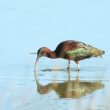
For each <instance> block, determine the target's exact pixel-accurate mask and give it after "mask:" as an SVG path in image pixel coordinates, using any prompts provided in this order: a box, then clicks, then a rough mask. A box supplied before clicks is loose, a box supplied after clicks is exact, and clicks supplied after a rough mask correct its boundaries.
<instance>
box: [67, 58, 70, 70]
mask: <svg viewBox="0 0 110 110" xmlns="http://www.w3.org/2000/svg"><path fill="white" fill-rule="evenodd" d="M67 70H70V60H68V67H67Z"/></svg>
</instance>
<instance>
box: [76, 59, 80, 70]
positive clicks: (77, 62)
mask: <svg viewBox="0 0 110 110" xmlns="http://www.w3.org/2000/svg"><path fill="white" fill-rule="evenodd" d="M76 64H77V69H78V71H80V66H79V61H76Z"/></svg>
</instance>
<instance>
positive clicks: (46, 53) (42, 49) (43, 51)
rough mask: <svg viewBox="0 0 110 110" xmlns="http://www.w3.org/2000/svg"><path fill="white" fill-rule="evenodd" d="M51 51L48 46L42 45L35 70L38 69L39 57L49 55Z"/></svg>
mask: <svg viewBox="0 0 110 110" xmlns="http://www.w3.org/2000/svg"><path fill="white" fill-rule="evenodd" d="M49 52H50V49H48V48H47V47H41V48H40V49H38V51H37V58H36V62H35V67H34V70H35V69H36V65H37V63H38V61H39V59H40V58H41V57H43V56H48V53H49Z"/></svg>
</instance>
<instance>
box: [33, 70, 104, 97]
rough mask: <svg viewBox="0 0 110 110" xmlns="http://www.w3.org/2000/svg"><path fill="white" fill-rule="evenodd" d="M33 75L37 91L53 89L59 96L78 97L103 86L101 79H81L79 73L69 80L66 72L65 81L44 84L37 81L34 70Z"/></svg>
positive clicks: (43, 92)
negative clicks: (66, 78)
mask: <svg viewBox="0 0 110 110" xmlns="http://www.w3.org/2000/svg"><path fill="white" fill-rule="evenodd" d="M34 75H35V81H36V85H37V92H38V93H40V94H47V93H49V92H50V91H51V90H54V91H55V92H56V93H57V95H58V96H59V98H80V97H83V96H86V95H88V94H91V93H92V92H95V91H97V90H99V89H102V88H103V87H104V85H103V84H102V83H101V81H81V80H80V79H79V78H80V77H79V73H78V74H77V78H76V80H70V72H68V80H67V81H64V82H63V83H61V82H58V81H56V80H55V81H53V82H52V83H49V84H47V85H45V86H43V85H42V84H40V83H39V80H38V79H37V73H36V72H34Z"/></svg>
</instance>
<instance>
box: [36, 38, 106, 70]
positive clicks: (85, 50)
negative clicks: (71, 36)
mask: <svg viewBox="0 0 110 110" xmlns="http://www.w3.org/2000/svg"><path fill="white" fill-rule="evenodd" d="M104 53H105V52H104V51H103V50H100V49H97V48H95V47H93V46H90V45H88V44H85V43H83V42H79V41H74V40H67V41H63V42H61V43H60V44H59V45H58V46H57V47H56V49H55V51H51V50H50V49H48V48H47V47H42V48H40V49H39V50H38V52H37V56H38V57H37V59H36V62H37V61H38V59H39V58H40V57H41V56H47V57H49V58H63V59H67V60H68V61H69V64H70V61H71V60H73V61H75V62H76V63H77V65H78V69H79V61H80V60H83V59H86V58H90V57H98V56H101V55H102V54H104ZM36 64H37V63H35V67H36ZM68 68H69V65H68Z"/></svg>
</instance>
